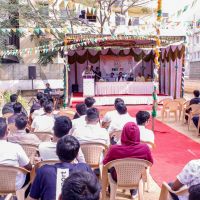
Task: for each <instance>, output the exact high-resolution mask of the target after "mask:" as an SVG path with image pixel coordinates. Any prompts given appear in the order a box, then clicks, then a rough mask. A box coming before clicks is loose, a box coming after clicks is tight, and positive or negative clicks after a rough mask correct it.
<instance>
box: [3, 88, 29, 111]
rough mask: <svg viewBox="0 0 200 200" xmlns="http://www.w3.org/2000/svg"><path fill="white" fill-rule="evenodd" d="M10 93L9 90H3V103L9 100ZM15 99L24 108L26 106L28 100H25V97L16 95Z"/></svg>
mask: <svg viewBox="0 0 200 200" xmlns="http://www.w3.org/2000/svg"><path fill="white" fill-rule="evenodd" d="M11 94H12V93H11V92H10V91H5V92H4V93H3V97H4V102H5V103H8V102H10V95H11ZM17 101H18V102H20V103H21V104H22V106H23V107H24V108H25V109H27V108H28V102H27V100H26V99H25V98H23V97H22V95H18V99H17Z"/></svg>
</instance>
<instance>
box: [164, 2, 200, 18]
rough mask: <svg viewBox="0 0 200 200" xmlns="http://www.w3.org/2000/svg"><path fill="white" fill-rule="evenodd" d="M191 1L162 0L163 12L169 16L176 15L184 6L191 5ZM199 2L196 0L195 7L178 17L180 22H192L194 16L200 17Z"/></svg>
mask: <svg viewBox="0 0 200 200" xmlns="http://www.w3.org/2000/svg"><path fill="white" fill-rule="evenodd" d="M192 2H193V0H163V12H168V13H169V14H171V15H172V14H173V13H177V11H178V10H179V9H183V8H184V7H185V6H186V5H188V4H190V5H191V4H192ZM199 10H200V0H197V3H196V4H195V6H194V7H193V8H192V9H191V8H189V9H188V10H187V11H186V12H185V13H184V14H182V15H181V16H180V17H179V20H181V21H188V20H193V18H194V14H196V15H197V16H198V17H200V13H199Z"/></svg>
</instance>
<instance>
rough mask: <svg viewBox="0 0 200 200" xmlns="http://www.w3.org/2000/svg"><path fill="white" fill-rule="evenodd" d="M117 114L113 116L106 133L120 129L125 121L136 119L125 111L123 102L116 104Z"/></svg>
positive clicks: (134, 120)
mask: <svg viewBox="0 0 200 200" xmlns="http://www.w3.org/2000/svg"><path fill="white" fill-rule="evenodd" d="M116 110H117V114H116V115H115V116H113V119H112V121H111V123H110V126H109V128H108V133H112V132H114V131H121V130H122V129H123V127H124V125H125V124H126V123H127V122H135V123H136V119H135V118H133V117H131V116H130V115H129V113H128V111H127V107H126V105H125V104H124V103H123V102H118V103H117V104H116Z"/></svg>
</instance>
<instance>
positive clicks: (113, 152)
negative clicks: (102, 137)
mask: <svg viewBox="0 0 200 200" xmlns="http://www.w3.org/2000/svg"><path fill="white" fill-rule="evenodd" d="M123 158H138V159H144V160H147V161H149V162H151V163H153V158H152V155H151V151H150V149H149V147H148V145H147V144H142V143H140V130H139V128H138V126H137V125H136V124H135V123H133V122H128V123H127V124H125V126H124V128H123V130H122V135H121V145H112V146H110V148H109V150H108V152H107V154H106V157H105V158H104V160H103V164H104V165H105V164H107V163H108V162H110V161H112V160H117V159H123ZM112 176H113V178H114V179H115V180H116V174H115V172H113V173H112ZM131 195H132V196H134V195H136V191H135V190H132V191H131Z"/></svg>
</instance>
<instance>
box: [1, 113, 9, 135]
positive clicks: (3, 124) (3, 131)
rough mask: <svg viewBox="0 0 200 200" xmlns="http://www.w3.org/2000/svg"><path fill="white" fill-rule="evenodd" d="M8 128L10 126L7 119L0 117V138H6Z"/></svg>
mask: <svg viewBox="0 0 200 200" xmlns="http://www.w3.org/2000/svg"><path fill="white" fill-rule="evenodd" d="M7 128H8V126H7V123H6V119H5V118H3V117H0V138H3V137H5V135H6V132H7Z"/></svg>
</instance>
